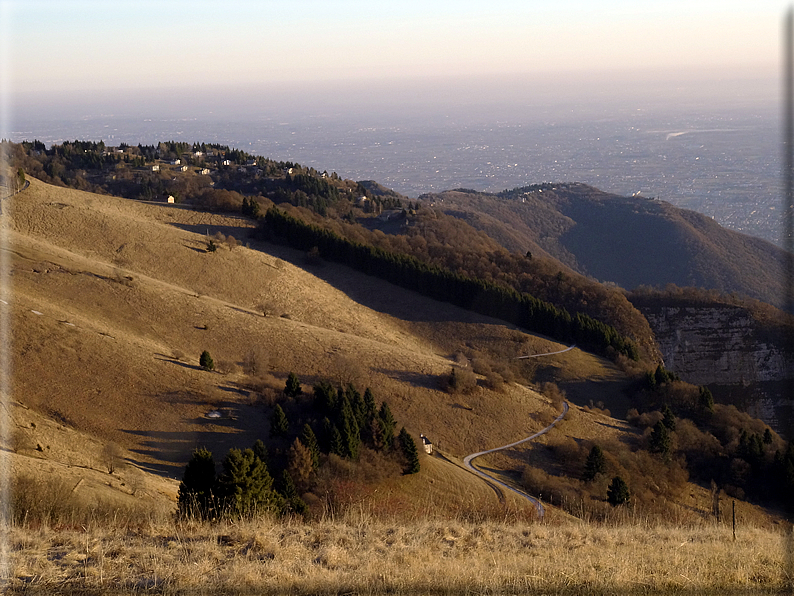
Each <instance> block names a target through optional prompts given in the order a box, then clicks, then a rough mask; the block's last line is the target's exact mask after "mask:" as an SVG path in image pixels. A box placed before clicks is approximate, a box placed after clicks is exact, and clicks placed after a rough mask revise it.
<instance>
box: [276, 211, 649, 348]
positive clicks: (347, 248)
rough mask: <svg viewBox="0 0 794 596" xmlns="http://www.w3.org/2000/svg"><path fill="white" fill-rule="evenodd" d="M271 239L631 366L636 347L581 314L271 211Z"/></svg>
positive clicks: (511, 289) (601, 324)
mask: <svg viewBox="0 0 794 596" xmlns="http://www.w3.org/2000/svg"><path fill="white" fill-rule="evenodd" d="M260 229H261V231H262V232H263V233H264V235H265V236H266V237H267V238H268V239H270V240H275V241H279V242H282V243H286V244H289V245H290V246H292V247H294V248H298V249H300V250H306V251H309V250H312V249H315V248H316V249H317V251H319V254H320V256H321V257H322V258H324V259H327V260H329V261H336V262H339V263H344V264H346V265H348V266H350V267H353V268H354V269H356V270H358V271H361V272H363V273H365V274H367V275H373V276H376V277H379V278H381V279H384V280H385V281H388V282H390V283H393V284H395V285H398V286H401V287H403V288H406V289H409V290H413V291H416V292H419V293H420V294H423V295H425V296H428V297H430V298H434V299H436V300H440V301H443V302H449V303H452V304H454V305H456V306H459V307H461V308H465V309H467V310H472V311H474V312H477V313H480V314H483V315H487V316H491V317H495V318H498V319H502V320H504V321H507V322H509V323H513V324H515V325H518V326H520V327H524V328H526V329H529V330H531V331H534V332H538V333H542V334H544V335H548V336H549V337H553V338H555V339H557V340H559V341H563V342H568V343H576V344H577V345H578V346H580V347H582V348H585V349H589V350H592V351H595V352H598V353H601V354H604V355H606V354H608V353H609V351H610V350H613V351H615V352H617V353H621V354H624V355H626V356H628V357H629V358H631V359H633V360H637V359H638V358H639V354H638V352H637V349H636V346H635V345H634V344H633V342H631V341H630V340H628V339H626V338H625V337H623V336H622V335H620V334H619V333H618V332H617V331H616V330H615V328H614V327H612V326H610V325H606V324H604V323H602V322H601V321H597V320H596V319H593V318H591V317H589V316H588V315H585V314H582V313H576V314H575V315H573V316H572V315H571V314H570V313H569V312H568V311H566V310H565V309H562V308H558V307H556V306H554V305H553V304H551V303H549V302H544V301H542V300H538V299H537V298H535V297H533V296H531V295H529V294H526V293H520V292H518V291H516V290H515V289H513V288H509V287H506V286H503V285H499V284H496V283H493V282H490V281H486V280H482V279H476V278H472V277H469V276H466V275H462V274H459V273H453V272H452V271H450V270H449V269H446V268H443V267H438V266H435V265H430V264H428V263H425V262H423V261H420V260H419V259H417V258H415V257H412V256H409V255H405V254H399V253H394V252H390V251H387V250H384V249H381V248H377V247H374V246H370V245H367V244H363V243H358V242H353V241H351V240H348V239H345V238H343V237H341V236H339V235H338V234H336V233H335V232H333V231H331V230H328V229H324V228H320V227H318V226H315V225H312V224H307V223H305V222H303V221H301V220H299V219H297V218H295V217H292V216H291V215H289V214H287V213H285V212H283V211H282V210H280V209H278V208H276V207H271V208H270V209H268V211H267V212H266V213H265V217H264V219H263V220H262V225H261V227H260Z"/></svg>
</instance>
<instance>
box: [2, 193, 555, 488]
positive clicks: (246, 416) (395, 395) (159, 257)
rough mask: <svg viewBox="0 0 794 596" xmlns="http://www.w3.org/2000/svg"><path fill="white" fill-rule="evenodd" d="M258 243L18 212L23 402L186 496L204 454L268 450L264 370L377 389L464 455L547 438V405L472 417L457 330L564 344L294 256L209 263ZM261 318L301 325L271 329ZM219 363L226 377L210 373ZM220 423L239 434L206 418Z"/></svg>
mask: <svg viewBox="0 0 794 596" xmlns="http://www.w3.org/2000/svg"><path fill="white" fill-rule="evenodd" d="M251 225H252V224H251V222H250V221H248V220H245V219H241V218H238V217H232V216H226V215H219V214H210V213H198V212H194V211H191V210H187V209H180V208H175V207H173V206H166V205H156V204H143V203H138V202H134V201H129V200H125V199H120V198H115V197H108V196H99V195H92V194H89V193H84V192H80V191H75V190H69V189H62V188H55V187H52V186H49V185H46V184H44V183H41V182H39V181H37V180H32V181H31V186H30V188H29V189H28V190H27V191H25V192H24V193H22V194H20V195H18V196H17V197H15V198H14V199H12V200H8V201H6V202H5V203H4V217H3V226H4V230H3V232H4V234H5V236H6V238H7V240H8V241H7V242H6V245H5V246H4V247H3V250H4V251H5V253H6V254H5V256H6V257H7V259H8V261H7V262H8V264H9V268H10V280H11V292H10V294H9V293H6V294H4V296H5V299H6V302H8V304H7V305H1V306H2V308H4V309H6V310H7V314H8V317H9V320H10V323H11V328H12V331H13V341H12V350H11V351H12V378H13V387H12V389H13V397H14V399H16V400H17V401H19V402H20V403H22V404H24V406H26V407H29V408H31V409H32V410H34V411H36V412H39V413H42V414H46V415H48V416H49V417H51V418H53V419H54V420H56V421H57V422H59V423H60V424H62V425H66V426H69V427H73V428H74V429H77V430H80V431H83V432H87V433H89V434H90V435H92V436H94V437H97V439H99V440H100V441H102V442H112V443H115V444H118V445H119V446H121V447H122V448H124V449H127V450H128V453H129V460H130V461H132V462H134V463H135V464H136V465H138V466H140V467H142V468H143V469H148V470H151V471H156V472H159V473H161V474H165V475H167V476H169V477H171V478H179V477H181V473H182V467H183V466H184V463H185V462H186V461H187V459H188V458H189V456H190V453H191V451H192V450H193V449H194V448H195V447H197V446H207V447H209V448H210V449H212V450H213V451H216V452H218V453H220V454H222V453H225V451H226V450H227V449H228V448H229V447H233V446H238V447H244V446H248V445H250V444H252V443H253V442H254V440H255V439H256V438H259V437H263V436H266V434H267V432H268V424H267V415H266V410H265V409H264V408H263V406H262V405H261V404H260V403H258V401H257V400H256V399H252V397H251V395H250V394H249V391H248V390H247V389H246V387H245V386H246V384H247V383H249V382H250V381H251V379H250V378H249V377H247V376H246V375H245V374H243V372H242V370H241V364H242V362H243V360H244V358H245V356H246V355H247V354H248V353H249V352H256V353H258V354H259V356H260V361H261V362H264V363H265V364H264V368H266V374H265V375H264V377H265V378H264V381H263V382H264V383H265V384H268V383H269V384H271V385H273V386H275V387H282V386H283V380H284V378H285V377H286V374H287V373H288V372H289V371H294V372H296V373H297V374H298V376H299V377H300V378H301V379H302V380H303V381H304V383H306V384H307V385H306V388H307V389H310V386H311V383H313V382H315V381H316V380H318V379H321V378H325V377H330V378H333V379H336V378H342V377H344V376H346V377H347V378H351V379H352V380H355V381H356V382H357V383H358V384H359V385H360V386H362V387H363V386H372V387H373V388H374V390H375V394H376V398H377V399H378V400H380V399H386V400H387V401H389V403H390V405H391V407H392V409H393V411H394V413H395V416H396V417H397V420H398V423H399V424H401V425H402V424H404V425H405V426H406V427H408V429H409V430H411V431H412V432H414V433H416V434H417V435H418V434H419V432H424V433H425V434H427V435H429V436H431V437H432V438H433V439H434V440H435V441H436V442H437V443H440V444H441V445H442V446H443V448H444V449H445V450H447V451H448V452H450V453H453V454H455V455H465V454H466V453H469V452H471V451H474V450H478V449H480V448H481V447H482V445H483V444H484V443H485V442H489V443H490V442H495V443H499V442H503V443H506V442H509V441H511V440H514V437H516V436H521V435H523V434H524V433H527V432H533V431H534V430H537V428H539V423H537V422H534V421H533V420H532V416H533V415H534V414H536V413H537V412H539V411H541V410H543V409H548V407H549V405H548V402H547V401H546V400H545V399H543V398H541V397H540V396H539V395H538V394H536V393H534V392H532V391H530V390H528V389H525V388H521V387H518V386H516V387H511V388H510V389H509V390H508V391H507V393H505V394H497V393H492V392H490V391H484V390H482V391H479V392H477V393H475V394H474V395H472V396H469V397H467V398H466V401H467V403H465V404H461V403H459V402H460V400H459V399H457V398H455V397H452V396H450V395H448V394H447V393H445V392H443V391H442V390H441V389H440V386H439V379H440V378H441V377H442V376H443V375H445V374H447V373H448V372H449V370H450V367H451V365H452V360H451V359H450V358H451V355H452V352H451V351H450V347H451V346H454V345H456V343H457V341H456V340H455V333H456V329H458V328H460V329H462V330H463V331H461V332H460V333H461V343H462V342H463V341H467V342H469V343H471V342H472V341H477V338H479V337H482V338H487V339H488V340H489V341H494V340H495V339H504V340H505V341H508V340H509V341H513V342H515V339H516V335H518V336H520V337H522V338H526V342H528V343H527V344H526V345H528V346H531V345H534V344H537V347H538V348H539V349H541V350H548V349H555V347H556V346H557V344H553V343H552V342H548V341H547V340H544V339H542V338H534V337H532V336H525V335H524V334H520V333H518V332H516V331H515V330H512V329H508V328H507V327H506V326H505V325H504V324H502V323H500V322H496V321H493V320H489V319H485V318H483V317H477V316H475V315H472V314H471V313H468V312H466V311H462V310H460V309H456V308H454V307H451V306H449V305H446V304H440V303H437V302H434V301H431V300H428V299H424V298H421V297H417V296H415V295H413V294H411V293H410V292H405V291H403V290H400V289H398V288H394V287H393V286H390V285H388V284H384V283H383V282H379V281H376V280H372V279H370V278H367V277H366V276H362V275H358V274H356V273H354V272H351V271H350V270H348V269H347V268H345V267H336V266H331V265H325V266H324V267H322V268H321V269H319V270H316V275H315V274H313V273H312V272H310V271H307V270H304V269H302V268H301V267H298V266H296V265H295V264H296V263H297V264H299V265H302V260H303V257H302V255H300V254H299V253H296V252H294V251H289V250H284V249H279V248H277V247H273V246H270V245H264V244H261V245H260V244H257V243H255V242H253V241H251V243H250V246H251V248H246V247H238V248H235V249H234V250H230V249H228V248H226V247H224V246H221V248H220V249H219V250H218V251H217V252H215V253H207V252H205V250H204V248H205V246H206V234H207V233H209V234H210V235H212V234H213V233H215V232H216V231H223V232H224V233H225V234H230V233H233V234H234V235H235V236H237V237H238V238H239V239H240V240H242V241H246V238H245V235H246V234H247V233H248V232H249V231H250V229H251ZM263 305H264V306H266V308H267V309H268V311H269V312H270V313H274V314H276V315H279V314H283V315H286V317H285V316H267V317H265V316H263V315H262V308H261V307H262V306H263ZM205 327H206V328H205ZM522 341H524V340H522ZM533 342H534V344H533ZM205 349H206V350H209V351H210V353H211V354H212V355H213V358H214V359H215V361H216V364H218V365H219V366H218V368H219V369H220V371H221V372H207V371H203V370H201V369H200V367H199V366H198V356H199V354H200V353H201V351H202V350H205ZM557 349H558V348H557ZM211 410H219V411H221V412H222V414H223V417H222V418H220V419H209V418H207V417H206V414H207V413H208V412H210V411H211ZM31 440H33V441H37V442H40V441H39V439H37V438H36V433H35V432H34V433H32V438H31ZM488 490H489V489H487V487H486V492H487V491H488Z"/></svg>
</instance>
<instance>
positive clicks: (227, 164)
mask: <svg viewBox="0 0 794 596" xmlns="http://www.w3.org/2000/svg"><path fill="white" fill-rule="evenodd" d="M221 165H222V166H230V165H232V161H231V160H230V159H224V160H223V161H222V162H221Z"/></svg>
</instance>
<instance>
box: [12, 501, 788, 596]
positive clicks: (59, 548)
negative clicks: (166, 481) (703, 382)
mask: <svg viewBox="0 0 794 596" xmlns="http://www.w3.org/2000/svg"><path fill="white" fill-rule="evenodd" d="M4 531H5V532H7V536H8V540H9V545H10V547H11V564H12V579H11V582H10V583H9V584H8V588H9V592H10V593H15V592H24V593H26V594H50V593H53V592H55V591H59V592H64V591H72V592H77V593H82V592H84V591H90V592H92V593H95V592H102V593H108V592H112V591H114V590H124V591H125V592H127V591H134V592H143V591H149V590H153V591H155V592H158V593H163V592H164V593H187V592H189V593H203V594H207V593H219V592H223V593H229V592H231V593H240V592H246V593H247V592H252V593H257V594H341V593H345V594H416V593H426V594H472V593H476V594H482V593H490V594H516V593H554V594H616V593H621V594H622V593H644V594H669V593H677V594H705V593H708V594H714V593H737V592H740V593H743V594H746V593H779V592H780V591H781V590H786V589H790V588H791V584H790V576H789V575H788V570H790V567H789V565H790V562H789V561H787V559H786V556H785V553H786V552H787V550H786V549H787V548H790V540H791V535H790V534H789V535H784V534H783V533H782V532H775V531H769V530H762V529H759V528H753V527H746V526H745V527H742V528H741V530H740V531H739V532H738V533H737V537H736V541H735V542H734V541H733V540H732V539H731V531H730V528H729V527H727V526H725V525H721V524H702V525H697V526H681V527H670V526H657V525H655V524H647V523H642V521H639V520H635V519H631V518H630V517H629V518H628V519H623V520H619V523H615V524H606V525H587V524H583V523H574V522H564V523H560V524H552V525H549V524H536V523H532V524H527V523H521V522H515V521H512V520H510V521H487V522H483V523H471V522H466V521H460V520H449V519H446V520H437V519H432V518H430V519H420V520H413V521H405V520H400V521H395V522H392V521H388V520H382V519H375V518H373V517H372V516H371V515H370V514H369V512H368V511H367V508H366V507H362V508H360V509H357V510H351V511H349V512H348V513H347V514H346V515H343V516H340V517H338V518H328V519H323V520H320V521H318V522H315V523H312V524H306V523H301V522H289V521H287V522H280V523H279V522H273V521H271V520H261V521H259V522H228V523H222V524H218V525H209V524H193V523H187V522H186V523H173V522H166V521H162V520H158V519H155V518H151V517H150V518H144V519H136V522H135V524H132V525H130V524H126V523H121V524H119V526H117V527H114V528H108V527H102V526H99V525H96V524H94V525H91V526H90V527H88V528H85V529H84V528H75V529H69V530H54V529H52V528H49V527H43V528H40V529H38V530H35V531H33V530H31V529H30V528H26V527H11V528H8V527H7V528H4Z"/></svg>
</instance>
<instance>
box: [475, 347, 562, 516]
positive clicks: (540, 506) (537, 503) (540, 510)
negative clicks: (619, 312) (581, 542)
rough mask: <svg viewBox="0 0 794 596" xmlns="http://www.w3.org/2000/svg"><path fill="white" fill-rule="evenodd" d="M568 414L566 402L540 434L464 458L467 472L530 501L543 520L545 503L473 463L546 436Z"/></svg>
mask: <svg viewBox="0 0 794 596" xmlns="http://www.w3.org/2000/svg"><path fill="white" fill-rule="evenodd" d="M572 347H573V346H572ZM567 413H568V402H567V401H564V402H562V413H561V414H560V415H559V416H557V418H555V419H554V422H552V423H551V424H549V425H548V426H547V427H546V428H544V429H542V430H539V431H538V432H536V433H535V434H534V435H532V436H530V437H527V438H525V439H521V440H520V441H516V442H515V443H510V444H509V445H504V446H502V447H495V448H494V449H486V450H485V451H480V452H478V453H472V454H471V455H467V456H466V457H464V458H463V465H464V466H465V467H466V469H467V470H469V471H470V472H472V473H474V474H477V476H479V477H480V478H483V479H484V480H487V481H488V482H493V483H495V484H498V485H499V486H500V487H502V488H505V489H507V490H509V491H512V492H514V493H516V494H517V495H518V496H520V497H523V498H525V499H528V500H529V501H530V502H531V503H532V504H533V505H534V506H535V509H536V510H537V512H538V517H539V518H540V519H543V515H544V514H545V513H546V510H545V508H544V507H543V503H541V502H540V500H538V499H536V498H535V497H533V496H531V495H528V494H527V493H525V492H524V491H521V490H518V489H517V488H513V487H512V486H510V485H508V484H505V483H504V482H502V481H501V480H499V479H497V478H495V477H494V476H491V475H490V474H487V473H485V472H483V471H482V470H479V469H477V468H475V467H474V466H473V465H472V461H474V460H475V459H477V458H478V457H480V456H481V455H488V454H489V453H496V452H497V451H503V450H505V449H510V448H511V447H515V446H516V445H521V443H526V442H528V441H531V440H532V439H537V438H538V437H539V436H541V435H545V434H546V433H547V432H549V431H550V430H551V429H552V428H554V425H556V424H557V423H558V422H559V421H560V420H562V419H563V418H564V417H565V414H567Z"/></svg>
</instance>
